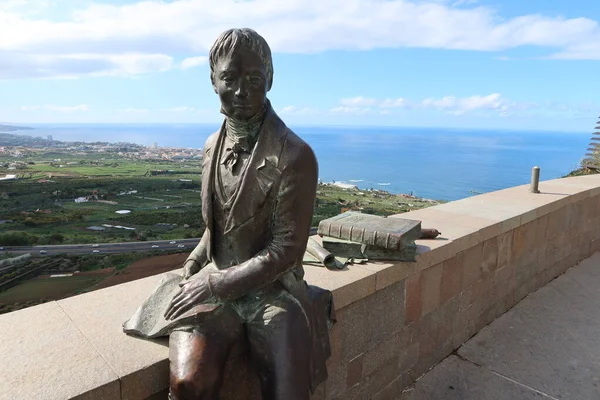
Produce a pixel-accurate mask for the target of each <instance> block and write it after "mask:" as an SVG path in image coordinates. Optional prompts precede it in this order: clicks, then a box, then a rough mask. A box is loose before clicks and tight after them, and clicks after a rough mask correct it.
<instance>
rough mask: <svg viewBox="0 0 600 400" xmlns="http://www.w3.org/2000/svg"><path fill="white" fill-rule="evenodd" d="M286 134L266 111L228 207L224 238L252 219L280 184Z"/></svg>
mask: <svg viewBox="0 0 600 400" xmlns="http://www.w3.org/2000/svg"><path fill="white" fill-rule="evenodd" d="M285 132H286V127H285V125H284V124H283V122H282V121H281V120H280V119H279V117H278V116H277V115H276V114H275V112H274V111H273V110H272V109H271V108H269V111H267V115H266V116H265V121H264V122H263V125H262V127H261V130H260V133H259V135H258V140H257V142H256V145H255V147H254V150H253V152H252V156H251V157H250V160H249V164H248V168H247V169H246V172H245V174H244V176H243V177H242V180H241V183H240V185H241V186H240V189H239V191H238V193H237V195H236V198H235V200H234V202H233V205H232V207H231V212H230V214H229V218H228V219H227V222H226V225H225V233H226V234H227V233H229V232H230V231H231V230H232V229H235V228H237V227H238V226H240V225H242V224H243V223H244V222H246V221H248V220H249V219H250V218H252V217H253V216H254V215H255V214H256V212H257V211H258V209H259V208H260V206H262V205H263V203H264V202H265V200H266V198H267V195H268V194H269V191H270V190H271V188H272V187H273V186H274V185H275V184H276V183H277V182H279V179H280V178H281V171H280V170H279V156H280V154H281V150H282V147H283V142H284V140H285Z"/></svg>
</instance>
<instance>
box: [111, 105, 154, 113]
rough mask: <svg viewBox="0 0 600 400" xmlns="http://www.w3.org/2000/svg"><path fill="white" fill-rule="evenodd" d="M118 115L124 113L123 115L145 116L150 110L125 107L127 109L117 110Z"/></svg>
mask: <svg viewBox="0 0 600 400" xmlns="http://www.w3.org/2000/svg"><path fill="white" fill-rule="evenodd" d="M117 111H118V112H120V113H125V114H147V113H149V112H150V110H148V109H147V108H134V107H127V108H121V109H118V110H117Z"/></svg>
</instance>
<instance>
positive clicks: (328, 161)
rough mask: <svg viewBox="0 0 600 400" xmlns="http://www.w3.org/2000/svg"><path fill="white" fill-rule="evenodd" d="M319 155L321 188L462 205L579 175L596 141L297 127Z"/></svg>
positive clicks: (199, 132) (193, 127) (134, 128)
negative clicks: (537, 174)
mask: <svg viewBox="0 0 600 400" xmlns="http://www.w3.org/2000/svg"><path fill="white" fill-rule="evenodd" d="M32 127H34V128H35V130H32V131H22V132H15V133H21V134H27V135H32V136H42V137H46V136H47V135H52V136H53V138H54V140H61V141H107V142H118V141H125V142H133V143H139V144H143V145H152V144H153V143H157V144H158V146H166V147H189V148H201V147H202V146H203V144H204V141H205V140H206V138H207V137H208V136H209V135H210V133H212V132H214V131H215V130H216V129H217V128H218V125H216V124H213V125H205V124H181V125H176V124H70V125H64V124H63V125H57V124H55V125H49V124H44V125H32ZM291 128H292V129H293V130H294V131H295V132H296V133H297V134H298V135H299V136H301V137H302V138H304V139H305V140H306V141H307V142H308V143H309V144H310V145H311V146H312V148H313V149H314V151H315V153H316V155H317V159H318V162H319V177H320V179H321V180H322V181H323V182H332V181H336V182H343V183H351V184H354V185H356V186H358V187H359V188H361V189H369V188H375V189H383V190H386V191H389V192H392V193H412V194H414V195H415V196H420V197H425V198H431V199H441V200H457V199H461V198H465V197H468V196H472V195H473V194H476V193H485V192H490V191H494V190H499V189H504V188H507V187H511V186H516V185H522V184H526V183H528V182H529V180H530V177H531V168H532V167H533V166H536V165H537V166H539V167H540V168H541V180H547V179H555V178H560V177H562V176H564V175H566V174H568V173H569V172H570V171H572V170H574V169H576V168H577V167H578V165H579V162H580V161H581V159H582V157H583V155H584V154H585V152H586V148H587V144H588V143H589V139H590V137H591V134H590V133H571V132H568V133H567V132H564V133H563V132H535V131H500V130H483V129H480V130H474V129H441V128H396V127H356V126H353V127H331V126H327V127H308V126H291Z"/></svg>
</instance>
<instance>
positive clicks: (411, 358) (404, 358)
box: [398, 342, 420, 378]
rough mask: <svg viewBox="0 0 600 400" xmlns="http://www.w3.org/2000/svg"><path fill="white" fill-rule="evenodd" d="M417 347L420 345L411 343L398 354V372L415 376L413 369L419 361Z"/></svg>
mask: <svg viewBox="0 0 600 400" xmlns="http://www.w3.org/2000/svg"><path fill="white" fill-rule="evenodd" d="M419 347H420V344H419V343H418V342H417V343H413V344H411V345H410V346H408V347H407V348H406V349H404V351H402V352H401V353H400V357H398V370H399V372H400V373H401V374H405V373H407V372H411V373H412V374H414V375H416V373H415V372H414V367H415V366H416V365H417V362H418V361H419ZM414 375H413V376H414ZM416 376H418V375H416ZM416 376H415V378H416Z"/></svg>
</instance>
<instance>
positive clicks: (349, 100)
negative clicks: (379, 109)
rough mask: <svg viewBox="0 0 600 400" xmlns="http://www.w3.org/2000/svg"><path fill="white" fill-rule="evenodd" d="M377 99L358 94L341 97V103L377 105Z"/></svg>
mask: <svg viewBox="0 0 600 400" xmlns="http://www.w3.org/2000/svg"><path fill="white" fill-rule="evenodd" d="M376 101H377V100H375V99H370V98H365V97H362V96H358V97H348V98H344V99H341V100H340V104H341V105H343V106H348V107H370V106H373V105H375V102H376Z"/></svg>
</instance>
